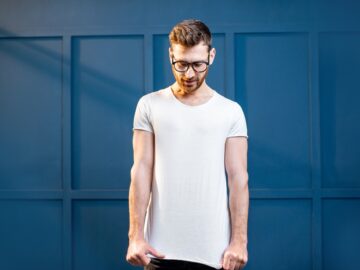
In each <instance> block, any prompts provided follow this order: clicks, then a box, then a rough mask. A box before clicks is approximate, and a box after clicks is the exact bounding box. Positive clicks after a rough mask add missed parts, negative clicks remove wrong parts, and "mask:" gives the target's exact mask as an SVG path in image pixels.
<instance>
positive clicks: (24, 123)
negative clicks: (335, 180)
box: [0, 38, 62, 189]
mask: <svg viewBox="0 0 360 270" xmlns="http://www.w3.org/2000/svg"><path fill="white" fill-rule="evenodd" d="M61 57H62V52H61V39H60V38H2V39H0V59H1V61H0V70H1V72H0V89H1V91H0V149H1V150H0V179H1V181H0V189H47V188H50V189H61V84H62V76H61V75H62V74H61Z"/></svg>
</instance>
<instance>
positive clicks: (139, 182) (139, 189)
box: [129, 165, 152, 240]
mask: <svg viewBox="0 0 360 270" xmlns="http://www.w3.org/2000/svg"><path fill="white" fill-rule="evenodd" d="M151 177H152V172H151V170H150V169H149V168H146V167H145V166H141V165H138V166H133V168H132V169H131V185H130V190H129V216H130V225H129V239H130V240H133V239H143V238H144V222H145V215H146V210H147V207H148V204H149V199H150V192H151V180H152V179H151Z"/></svg>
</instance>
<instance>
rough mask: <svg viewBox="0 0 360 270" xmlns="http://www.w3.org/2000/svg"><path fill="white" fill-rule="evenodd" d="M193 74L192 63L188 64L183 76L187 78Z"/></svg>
mask: <svg viewBox="0 0 360 270" xmlns="http://www.w3.org/2000/svg"><path fill="white" fill-rule="evenodd" d="M194 75H195V71H194V70H193V67H192V65H190V66H189V68H188V70H187V71H186V72H185V76H186V77H188V78H192V77H194Z"/></svg>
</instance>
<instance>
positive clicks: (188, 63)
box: [171, 53, 210, 73]
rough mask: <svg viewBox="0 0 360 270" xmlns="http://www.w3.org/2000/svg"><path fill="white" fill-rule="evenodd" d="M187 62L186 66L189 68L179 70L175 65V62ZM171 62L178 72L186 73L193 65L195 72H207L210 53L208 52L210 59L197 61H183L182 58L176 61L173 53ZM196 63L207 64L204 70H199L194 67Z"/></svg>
mask: <svg viewBox="0 0 360 270" xmlns="http://www.w3.org/2000/svg"><path fill="white" fill-rule="evenodd" d="M180 62H182V63H186V66H187V68H186V69H185V70H177V69H176V67H175V64H176V63H180ZM171 64H172V65H173V67H174V69H175V70H176V71H177V72H180V73H185V72H187V71H188V70H189V67H190V66H191V68H192V69H193V71H194V72H196V73H201V72H205V71H206V70H207V69H208V67H209V65H210V53H208V61H207V62H206V61H195V62H186V61H182V60H178V61H174V56H173V55H172V56H171ZM194 64H206V68H205V69H204V70H203V71H197V70H196V69H195V68H194Z"/></svg>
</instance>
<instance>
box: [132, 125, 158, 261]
mask: <svg viewBox="0 0 360 270" xmlns="http://www.w3.org/2000/svg"><path fill="white" fill-rule="evenodd" d="M133 151H134V164H133V166H132V168H131V173H130V175H131V183H130V190H129V216H130V224H129V248H128V252H127V255H126V260H127V261H128V262H129V263H131V264H133V265H136V266H143V265H147V264H148V263H149V262H150V259H149V258H148V257H147V256H146V254H147V253H151V254H153V255H154V256H156V257H163V255H161V254H160V253H158V252H157V251H156V250H154V248H152V247H151V246H150V245H149V244H148V243H147V242H146V241H145V239H144V222H145V215H146V210H147V207H148V204H149V199H150V192H151V182H152V176H153V167H154V134H153V133H151V132H148V131H144V130H136V129H135V130H134V133H133Z"/></svg>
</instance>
